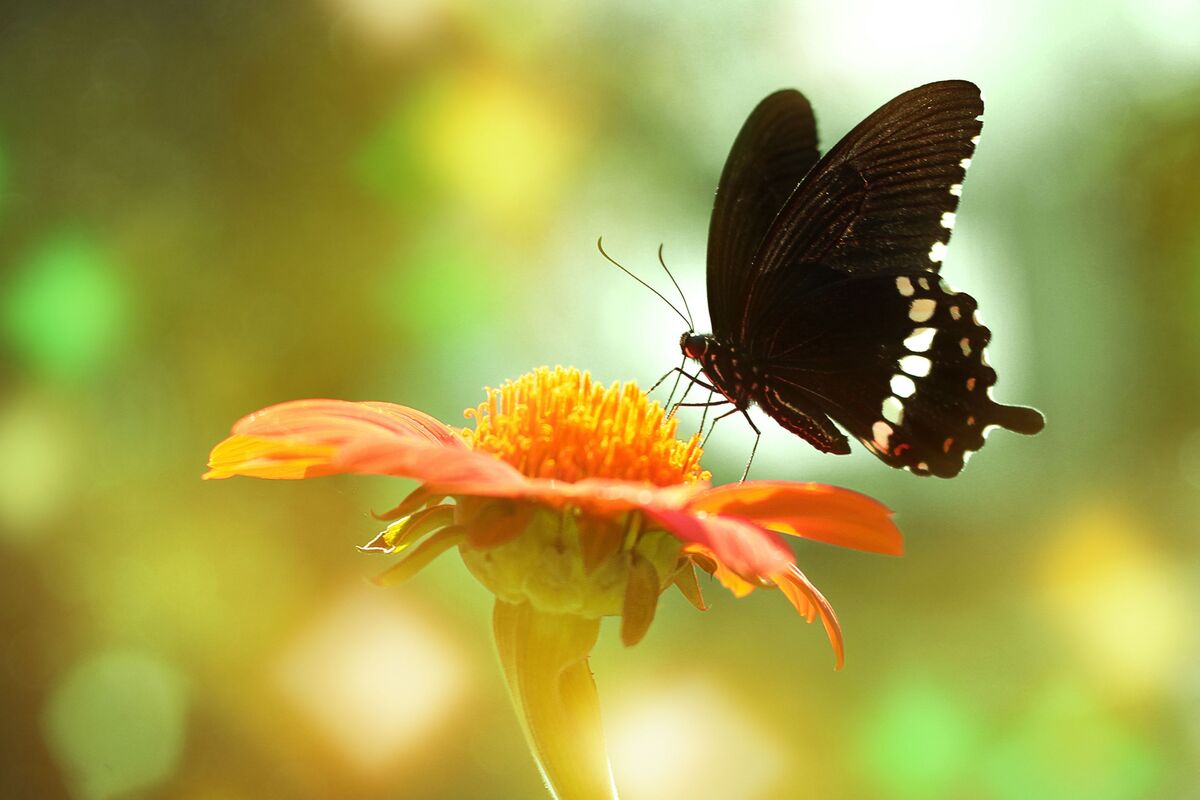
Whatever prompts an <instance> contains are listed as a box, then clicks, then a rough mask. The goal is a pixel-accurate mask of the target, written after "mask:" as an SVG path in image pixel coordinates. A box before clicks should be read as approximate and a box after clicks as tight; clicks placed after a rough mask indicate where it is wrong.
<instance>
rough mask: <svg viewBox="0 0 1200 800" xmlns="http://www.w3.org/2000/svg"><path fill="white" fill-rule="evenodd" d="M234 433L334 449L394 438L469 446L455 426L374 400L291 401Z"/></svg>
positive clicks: (250, 420)
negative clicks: (378, 437) (373, 438)
mask: <svg viewBox="0 0 1200 800" xmlns="http://www.w3.org/2000/svg"><path fill="white" fill-rule="evenodd" d="M233 432H234V433H240V434H244V435H246V436H263V437H270V438H275V439H289V440H301V441H307V442H311V443H321V444H335V445H341V444H346V443H349V442H354V441H358V440H360V439H363V438H369V437H370V436H372V435H392V436H396V437H401V438H413V439H416V440H424V441H426V442H429V443H431V444H439V445H442V446H445V447H454V448H459V449H466V447H467V445H466V443H465V442H463V440H462V438H461V437H459V435H458V434H457V433H456V432H455V431H454V429H453V428H451V427H450V426H449V425H446V424H445V423H443V422H439V421H438V420H436V419H434V418H433V417H431V416H429V415H428V414H426V413H424V412H422V411H417V410H416V409H415V408H408V407H407V406H401V405H396V404H395V403H379V402H374V401H368V402H362V403H354V402H350V401H347V400H324V399H319V400H290V401H288V402H286V403H278V404H276V405H273V406H267V407H266V408H264V409H262V410H261V411H255V412H254V413H253V414H248V415H247V416H245V417H242V418H241V419H240V420H238V421H237V422H236V423H234V426H233Z"/></svg>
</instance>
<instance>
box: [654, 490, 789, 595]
mask: <svg viewBox="0 0 1200 800" xmlns="http://www.w3.org/2000/svg"><path fill="white" fill-rule="evenodd" d="M645 513H646V515H647V516H648V517H650V518H651V519H653V520H655V521H656V522H658V523H659V524H660V525H662V526H663V527H664V528H666V529H667V530H668V531H670V532H671V533H673V534H674V535H675V536H676V537H677V538H679V539H680V540H682V541H683V542H684V543H685V545H693V544H695V545H699V546H700V547H702V548H703V550H704V551H706V552H707V553H708V554H711V555H712V557H713V558H714V559H715V560H716V561H717V562H719V563H720V564H721V565H723V566H725V567H727V568H728V569H730V570H732V571H733V572H734V573H736V574H737V575H739V576H741V577H742V578H744V579H746V580H748V581H751V582H753V581H755V580H757V579H760V578H766V577H769V576H771V575H777V574H780V573H783V572H786V571H787V569H788V567H790V566H791V565H792V564H794V563H795V559H794V557H793V556H792V551H791V550H789V549H788V546H787V545H786V544H785V543H784V542H783V538H782V537H781V536H780V535H779V534H777V533H774V532H772V531H768V530H764V529H762V528H759V527H758V526H756V525H754V524H752V523H750V522H747V521H745V520H741V519H735V518H733V517H722V516H714V515H705V514H694V513H691V512H688V511H674V510H666V509H653V508H648V509H645ZM685 549H687V548H685Z"/></svg>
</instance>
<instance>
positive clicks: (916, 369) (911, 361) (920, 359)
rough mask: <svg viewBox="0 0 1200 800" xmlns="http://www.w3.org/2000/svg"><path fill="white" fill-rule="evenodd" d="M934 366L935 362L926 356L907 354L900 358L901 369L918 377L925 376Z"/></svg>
mask: <svg viewBox="0 0 1200 800" xmlns="http://www.w3.org/2000/svg"><path fill="white" fill-rule="evenodd" d="M932 367H933V362H932V361H930V360H929V359H928V358H926V357H925V356H905V357H904V358H902V359H900V369H902V370H904V371H905V372H907V373H908V374H909V375H912V376H913V377H916V378H924V377H925V376H926V375H928V374H929V370H930V369H931V368H932Z"/></svg>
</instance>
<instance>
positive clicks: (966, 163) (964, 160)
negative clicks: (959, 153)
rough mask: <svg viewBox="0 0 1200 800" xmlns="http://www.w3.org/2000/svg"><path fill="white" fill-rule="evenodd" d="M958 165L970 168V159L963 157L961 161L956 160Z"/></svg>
mask: <svg viewBox="0 0 1200 800" xmlns="http://www.w3.org/2000/svg"><path fill="white" fill-rule="evenodd" d="M958 165H959V166H960V167H962V168H963V169H970V168H971V159H969V158H964V159H963V160H962V161H960V162H958Z"/></svg>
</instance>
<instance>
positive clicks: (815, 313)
mask: <svg viewBox="0 0 1200 800" xmlns="http://www.w3.org/2000/svg"><path fill="white" fill-rule="evenodd" d="M982 114H983V100H982V98H981V97H980V94H979V89H978V87H976V86H975V85H974V84H973V83H969V82H967V81H942V82H940V83H931V84H928V85H927V86H921V87H919V88H916V89H913V90H912V91H909V92H905V93H904V94H902V95H900V96H899V97H897V98H895V99H894V100H892V101H891V102H889V103H886V104H885V105H884V106H883V107H882V108H880V109H879V110H878V111H876V112H875V113H874V114H872V115H871V116H869V117H867V118H866V119H865V120H863V121H862V122H861V123H859V125H858V126H857V127H855V128H854V130H852V131H850V133H848V134H846V136H845V137H844V138H843V139H842V140H841V141H840V142H838V143H837V144H836V145H835V146H834V147H833V149H831V150H830V151H829V152H828V153H826V154H825V156H824V157H823V158H822V157H820V155H819V154H818V152H817V135H816V123H815V121H814V119H813V112H812V107H811V106H810V105H809V103H808V100H806V99H805V98H804V95H802V94H800V93H799V92H797V91H794V90H785V91H780V92H776V93H775V94H772V95H771V96H769V97H767V98H766V99H765V100H763V101H762V102H761V103H759V105H758V107H757V108H755V109H754V111H753V112H752V113H751V114H750V118H749V119H747V120H746V124H745V125H744V126H743V127H742V130H741V132H740V133H739V134H738V137H737V139H736V140H735V141H734V143H733V148H732V150H731V151H730V153H729V159H728V161H726V163H725V170H724V172H722V174H721V180H720V183H719V184H718V187H717V196H716V203H715V205H714V207H713V213H712V224H711V226H710V228H709V237H708V305H709V311H710V313H711V316H712V326H713V332H712V333H711V334H709V335H704V336H700V335H696V334H694V333H692V332H691V331H688V332H687V333H685V334H684V335H683V336H682V337H681V338H680V347H681V348H682V350H683V354H684V356H686V357H688V358H693V359H696V360H697V361H698V362H699V363H700V368H701V370H702V371H703V373H704V376H705V377H706V378H707V379H708V383H706V382H705V381H703V380H701V379H699V377H698V376H696V377H694V378H693V380H695V381H696V382H697V383H699V384H700V385H702V386H705V387H706V388H709V389H713V390H715V391H717V392H719V393H720V394H721V395H723V396H724V398H725V400H724V401H721V402H726V401H727V402H731V403H733V404H734V406H735V409H734V411H731V412H729V413H734V412H735V411H742V412H743V413H744V412H745V410H746V409H747V408H748V407H749V405H750V404H751V403H758V405H760V406H761V407H762V408H763V410H764V411H766V412H767V414H768V415H770V416H771V417H772V418H774V419H775V420H776V421H777V422H779V424H780V425H782V426H783V427H784V428H786V429H787V430H789V431H791V432H793V433H795V434H797V435H799V436H801V437H803V438H804V439H805V440H806V441H808V442H809V443H810V444H812V445H813V446H814V447H816V448H817V449H818V450H821V451H823V452H827V453H848V452H850V445H849V443H848V441H847V439H846V436H845V435H843V434H842V432H841V431H840V430H838V428H837V427H835V426H834V424H833V422H834V421H836V422H837V423H838V424H839V425H841V426H842V427H843V428H845V429H846V430H847V431H848V432H849V433H850V434H851V435H853V436H854V437H856V438H857V439H858V440H859V441H861V442H862V443H863V444H864V445H866V447H867V449H868V450H870V451H871V452H872V453H874V454H875V455H876V456H878V457H879V458H880V460H882V461H883V462H884V463H886V464H889V465H891V466H893V467H904V468H907V469H909V470H910V471H912V472H913V473H915V474H918V475H938V476H941V477H952V476H954V475H957V474H958V472H959V470H961V469H962V467H963V464H964V462H965V460H966V456H967V452H968V451H971V450H978V449H979V448H981V447H982V446H983V443H984V432H985V430H986V429H987V428H988V426H990V425H999V426H1000V427H1003V428H1008V429H1009V430H1012V431H1016V432H1018V433H1024V434H1034V433H1037V432H1038V431H1040V430H1041V429H1042V427H1043V425H1044V420H1043V418H1042V415H1041V414H1040V413H1038V412H1037V411H1036V410H1034V409H1032V408H1022V407H1019V406H1006V405H1001V404H1000V403H997V402H995V401H993V400H992V399H991V397H989V389H990V387H991V386H992V385H993V384H994V383H995V382H996V372H995V370H993V369H992V368H991V367H989V366H988V365H987V362H986V361H985V360H984V355H983V349H984V346H985V345H986V344H987V343H988V340H989V339H990V337H991V332H990V331H989V330H988V329H987V328H985V327H984V326H983V325H981V324H979V321H978V320H977V319H976V318H975V313H974V312H975V299H974V298H972V297H971V296H970V295H966V294H961V293H958V292H954V291H952V290H951V289H950V288H948V287H947V286H946V285H945V284H944V283H943V282H942V281H941V280H940V279H939V277H938V268H939V267H940V266H941V262H942V258H943V256H944V255H945V252H946V243H947V242H948V241H949V239H950V232H951V229H952V228H953V226H954V209H955V208H956V207H957V206H958V200H959V197H960V196H961V194H962V181H963V175H964V173H965V172H966V169H967V166H968V165H969V164H970V161H971V154H972V153H973V152H974V150H975V143H976V142H978V141H979V132H980V130H981V129H982V127H983V123H982V122H981V115H982ZM689 377H691V376H689ZM747 420H749V417H747ZM751 427H753V422H751ZM757 431H758V429H757V428H755V432H757ZM756 444H757V442H756ZM747 468H748V467H747Z"/></svg>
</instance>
